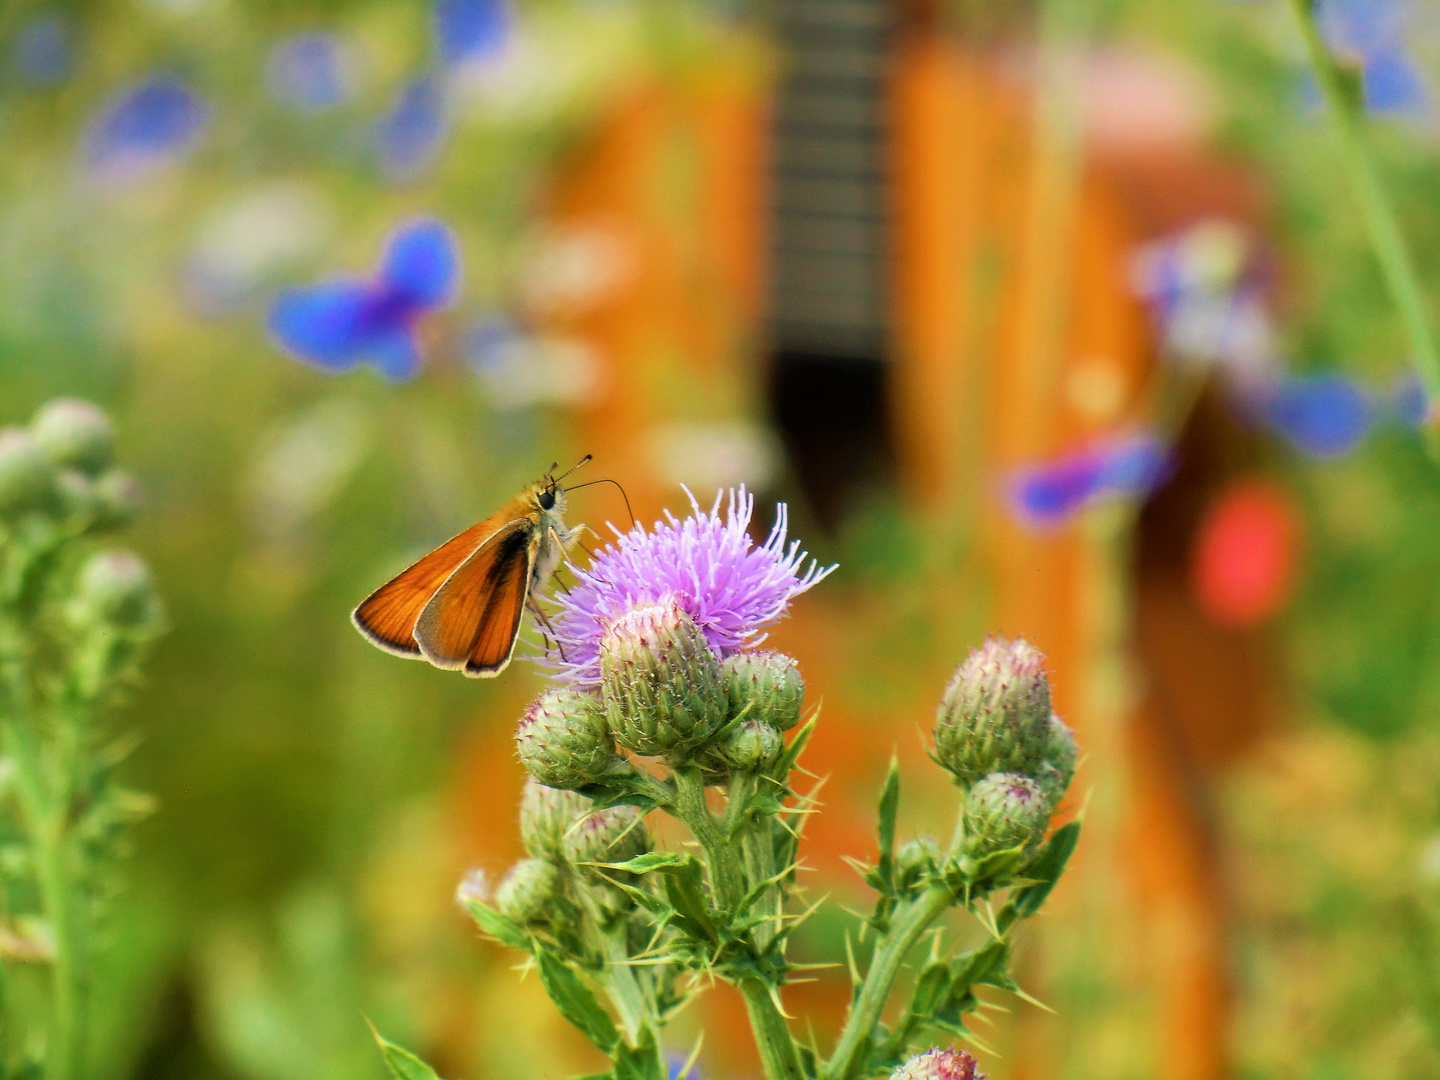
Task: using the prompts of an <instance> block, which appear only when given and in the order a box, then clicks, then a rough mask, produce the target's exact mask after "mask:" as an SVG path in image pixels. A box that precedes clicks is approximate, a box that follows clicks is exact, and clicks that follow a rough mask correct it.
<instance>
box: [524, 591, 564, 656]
mask: <svg viewBox="0 0 1440 1080" xmlns="http://www.w3.org/2000/svg"><path fill="white" fill-rule="evenodd" d="M525 606H526V607H528V608H529V609H530V614H532V615H534V616H535V618H537V619H539V620H540V625H541V626H543V627H545V629H546V630H548V631H550V637H552V638H554V639H555V648H556V650H557V651H558V652H559V653H560V659H561V660H565V646H563V645H561V644H560V635H559V634H557V633H555V627H554V626H552V625H551V624H550V616H548V615H546V614H545V612H544V611H543V610H541V608H540V605H539V604H537V603H536V602H535V598H534V597H533V596H532V597H530V598H528V599H527V600H526V601H525ZM541 636H542V637H544V636H545V635H544V634H542V635H541ZM546 649H547V651H548V649H549V638H546ZM568 662H569V661H566V663H568Z"/></svg>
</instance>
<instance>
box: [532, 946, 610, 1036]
mask: <svg viewBox="0 0 1440 1080" xmlns="http://www.w3.org/2000/svg"><path fill="white" fill-rule="evenodd" d="M536 959H537V961H538V962H539V968H540V983H541V985H542V986H544V987H545V993H547V994H549V995H550V1000H551V1001H553V1002H554V1003H555V1007H556V1008H557V1009H559V1010H560V1015H561V1016H563V1017H565V1019H566V1020H569V1021H570V1022H571V1023H572V1024H574V1025H575V1026H576V1027H577V1028H579V1029H580V1031H581V1033H582V1034H583V1035H584V1036H585V1037H586V1038H587V1039H589V1040H590V1041H591V1042H592V1043H594V1044H595V1045H596V1046H598V1047H599V1048H600V1049H601V1050H603V1051H605V1053H607V1054H610V1053H612V1052H613V1051H614V1049H615V1047H616V1046H617V1045H619V1042H620V1032H619V1031H617V1030H616V1029H615V1022H614V1021H613V1020H611V1019H610V1014H609V1013H607V1012H606V1011H605V1010H604V1008H602V1007H601V1005H600V1002H599V1000H598V999H596V997H595V993H594V991H592V990H591V989H590V987H588V986H586V985H585V983H584V981H583V980H582V979H581V978H580V976H579V975H577V974H576V973H575V972H574V970H572V969H571V968H570V967H569V966H568V965H567V964H566V963H565V962H564V961H563V960H561V959H560V958H559V957H558V956H556V955H555V954H553V953H552V952H551V951H550V950H549V949H541V950H540V952H539V955H538V956H537V957H536Z"/></svg>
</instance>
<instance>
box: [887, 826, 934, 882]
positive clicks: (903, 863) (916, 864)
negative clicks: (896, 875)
mask: <svg viewBox="0 0 1440 1080" xmlns="http://www.w3.org/2000/svg"><path fill="white" fill-rule="evenodd" d="M939 861H940V845H939V844H938V843H936V842H935V838H934V837H933V836H917V837H915V839H913V840H906V841H905V843H903V844H901V845H900V850H899V851H897V852H896V853H895V863H896V865H897V866H898V867H899V868H900V873H901V875H902V876H905V875H908V874H913V873H918V872H920V871H922V870H926V869H928V868H930V867H932V866H934V865H935V864H936V863H938V862H939Z"/></svg>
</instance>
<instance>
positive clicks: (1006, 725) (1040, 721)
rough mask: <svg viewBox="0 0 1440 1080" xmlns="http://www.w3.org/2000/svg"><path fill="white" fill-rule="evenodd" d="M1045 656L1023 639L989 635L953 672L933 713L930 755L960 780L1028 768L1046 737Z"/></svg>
mask: <svg viewBox="0 0 1440 1080" xmlns="http://www.w3.org/2000/svg"><path fill="white" fill-rule="evenodd" d="M1044 660H1045V658H1044V657H1043V656H1042V655H1041V654H1040V652H1039V650H1037V649H1035V648H1034V647H1033V646H1031V645H1030V644H1029V643H1028V642H1026V641H1023V640H1017V641H1005V640H1004V639H1003V638H989V639H987V640H986V642H985V644H984V645H982V646H981V647H980V648H978V649H974V650H972V651H971V653H970V655H969V656H968V657H966V659H965V662H964V663H962V664H961V665H960V667H959V668H957V669H956V671H955V676H954V678H952V679H951V680H950V685H949V686H947V687H946V688H945V696H944V697H943V698H941V700H940V708H939V710H938V711H937V713H936V716H935V757H936V759H937V760H938V761H939V762H940V764H941V765H943V766H944V767H945V768H947V769H949V770H950V771H951V772H952V773H954V774H955V778H956V779H957V780H958V781H960V782H961V783H962V784H973V783H974V782H975V781H977V780H979V779H980V778H981V777H982V776H985V775H986V774H988V773H992V772H1018V773H1027V774H1028V773H1031V772H1034V771H1035V768H1036V767H1037V766H1038V765H1039V764H1040V762H1041V761H1042V760H1043V759H1044V755H1045V749H1046V744H1047V742H1048V740H1049V737H1050V684H1049V682H1048V681H1047V680H1046V678H1045V671H1044V669H1043V667H1042V665H1043V663H1044Z"/></svg>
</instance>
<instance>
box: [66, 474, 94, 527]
mask: <svg viewBox="0 0 1440 1080" xmlns="http://www.w3.org/2000/svg"><path fill="white" fill-rule="evenodd" d="M55 494H56V496H57V497H58V498H59V500H60V508H61V510H62V511H63V512H64V513H65V515H66V516H67V517H72V518H93V517H95V516H96V514H98V513H99V511H100V495H99V493H98V492H96V490H95V481H94V480H91V479H90V477H88V476H86V475H85V474H84V473H82V472H81V471H80V470H78V469H61V470H60V473H59V475H58V476H56V477H55Z"/></svg>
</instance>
